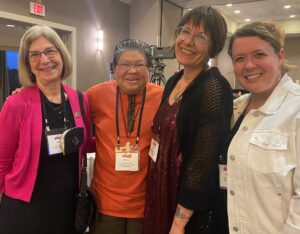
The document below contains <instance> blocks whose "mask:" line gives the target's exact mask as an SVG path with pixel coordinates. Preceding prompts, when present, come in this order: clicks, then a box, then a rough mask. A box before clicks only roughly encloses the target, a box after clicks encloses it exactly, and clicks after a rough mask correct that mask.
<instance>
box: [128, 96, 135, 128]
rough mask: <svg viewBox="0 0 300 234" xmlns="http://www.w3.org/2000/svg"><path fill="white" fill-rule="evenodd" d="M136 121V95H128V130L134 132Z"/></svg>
mask: <svg viewBox="0 0 300 234" xmlns="http://www.w3.org/2000/svg"><path fill="white" fill-rule="evenodd" d="M134 121H135V95H131V96H128V111H127V126H128V127H127V128H128V129H127V131H128V132H133V128H134Z"/></svg>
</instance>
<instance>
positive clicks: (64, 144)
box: [60, 127, 84, 155]
mask: <svg viewBox="0 0 300 234" xmlns="http://www.w3.org/2000/svg"><path fill="white" fill-rule="evenodd" d="M83 137H84V128H78V127H74V128H70V129H67V130H66V131H64V132H63V134H62V136H61V140H60V146H61V149H62V152H63V155H67V154H71V153H75V152H77V151H78V149H79V147H80V146H81V144H82V143H83Z"/></svg>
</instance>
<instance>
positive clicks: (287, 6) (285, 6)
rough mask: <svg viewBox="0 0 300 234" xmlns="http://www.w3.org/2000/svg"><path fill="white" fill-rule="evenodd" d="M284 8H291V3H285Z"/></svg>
mask: <svg viewBox="0 0 300 234" xmlns="http://www.w3.org/2000/svg"><path fill="white" fill-rule="evenodd" d="M283 8H284V9H289V8H291V5H284V6H283Z"/></svg>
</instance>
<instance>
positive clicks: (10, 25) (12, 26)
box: [6, 24, 16, 28]
mask: <svg viewBox="0 0 300 234" xmlns="http://www.w3.org/2000/svg"><path fill="white" fill-rule="evenodd" d="M6 27H8V28H15V27H16V25H14V24H7V25H6Z"/></svg>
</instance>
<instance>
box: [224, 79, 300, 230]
mask: <svg viewBox="0 0 300 234" xmlns="http://www.w3.org/2000/svg"><path fill="white" fill-rule="evenodd" d="M249 98H250V95H249V94H246V95H243V96H241V97H240V98H238V99H236V100H235V103H234V121H236V120H237V119H238V117H239V116H240V115H241V114H242V113H243V111H244V109H245V107H246V106H247V104H248V102H249ZM227 172H228V181H227V183H228V184H227V189H228V190H227V191H228V216H229V229H230V233H239V234H240V233H242V234H276V233H285V234H288V233H289V234H296V233H297V234H299V233H300V86H299V85H297V84H295V83H294V82H293V81H292V80H291V79H290V78H289V77H288V76H287V75H286V74H285V75H284V76H283V77H282V79H281V81H280V82H279V84H278V85H277V87H276V88H275V89H274V91H273V92H272V94H271V95H270V97H269V98H268V100H267V101H266V103H265V104H264V105H263V106H261V107H260V108H258V109H256V110H251V111H250V112H249V113H248V114H247V115H246V116H245V118H244V120H243V122H242V123H241V125H240V128H239V130H238V131H237V133H236V135H235V136H234V138H233V139H232V142H231V144H230V146H229V149H228V158H227Z"/></svg>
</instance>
